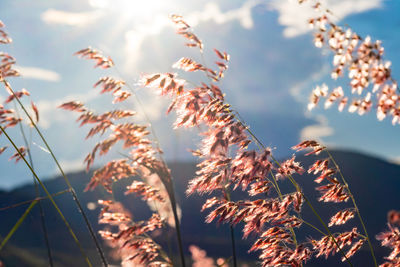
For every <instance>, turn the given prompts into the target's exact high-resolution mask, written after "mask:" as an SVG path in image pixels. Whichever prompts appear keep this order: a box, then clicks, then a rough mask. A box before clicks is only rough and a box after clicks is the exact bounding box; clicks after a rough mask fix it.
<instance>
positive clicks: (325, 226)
mask: <svg viewBox="0 0 400 267" xmlns="http://www.w3.org/2000/svg"><path fill="white" fill-rule="evenodd" d="M235 113H236V114H238V112H235ZM236 119H237V120H238V121H239V122H240V123H241V124H242V125H243V126H244V127H245V129H246V131H247V132H248V133H249V134H250V135H251V136H252V137H253V138H254V139H255V140H257V142H258V143H259V144H260V145H261V146H262V147H263V148H264V149H265V148H266V147H265V146H264V144H263V143H262V142H261V141H260V140H259V139H258V138H257V137H256V136H255V135H254V134H253V132H252V131H251V130H250V129H249V127H247V125H246V124H245V123H244V122H243V121H242V120H241V119H240V118H238V117H236ZM271 158H272V160H273V161H274V162H275V164H276V165H277V166H278V167H281V164H280V163H279V162H278V161H277V160H276V159H275V157H274V156H272V155H271ZM287 177H288V179H289V181H290V182H291V183H292V184H293V186H294V187H295V188H296V190H297V192H299V193H300V194H301V195H302V196H303V198H304V200H305V202H306V203H307V205H308V206H309V207H310V209H311V211H312V212H313V214H314V215H315V216H316V217H317V219H318V220H319V221H320V222H321V224H322V225H323V227H324V228H325V230H326V232H327V233H328V235H329V236H330V238H331V239H332V241H333V242H334V243H335V245H336V247H337V248H338V249H339V251H340V253H341V254H342V255H343V257H344V259H345V260H346V262H347V263H348V264H349V265H350V266H353V264H352V263H351V262H350V260H349V259H348V258H347V256H346V254H345V253H344V251H343V250H342V249H341V248H340V246H339V244H338V243H337V241H336V239H335V237H334V236H333V235H332V232H331V231H330V230H329V227H328V226H327V225H326V223H325V222H324V221H323V220H322V218H321V216H320V215H319V213H318V212H317V211H316V210H315V208H314V206H313V205H312V204H311V202H310V201H309V199H308V198H307V197H306V195H305V194H304V193H303V191H302V190H301V188H300V186H299V185H298V183H297V182H296V181H295V180H294V178H293V176H292V175H288V176H287Z"/></svg>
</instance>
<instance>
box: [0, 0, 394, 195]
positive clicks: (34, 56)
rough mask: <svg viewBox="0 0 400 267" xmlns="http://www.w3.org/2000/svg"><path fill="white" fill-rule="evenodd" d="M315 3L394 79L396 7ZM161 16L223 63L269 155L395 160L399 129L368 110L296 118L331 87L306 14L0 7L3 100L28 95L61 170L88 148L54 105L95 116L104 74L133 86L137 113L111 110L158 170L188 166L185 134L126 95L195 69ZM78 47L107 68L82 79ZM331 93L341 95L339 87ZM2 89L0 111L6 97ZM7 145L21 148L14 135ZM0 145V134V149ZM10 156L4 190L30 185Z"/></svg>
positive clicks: (247, 0)
mask: <svg viewBox="0 0 400 267" xmlns="http://www.w3.org/2000/svg"><path fill="white" fill-rule="evenodd" d="M325 3H326V5H327V7H329V8H330V9H331V10H332V11H333V13H334V14H335V17H336V20H337V22H338V23H339V24H341V25H350V26H351V27H352V29H353V30H355V31H356V32H358V33H359V34H360V35H361V36H367V35H370V36H371V37H372V38H373V39H380V40H382V41H383V45H384V47H385V53H386V57H385V58H386V59H388V60H390V61H392V69H393V76H394V77H397V76H400V72H399V69H400V67H399V66H400V51H399V49H398V47H399V46H400V36H399V35H398V34H397V35H396V32H398V26H399V25H400V17H399V16H397V14H398V12H399V11H400V2H399V1H395V0H387V1H383V0H327V1H325ZM171 13H174V14H180V15H183V16H184V18H185V19H186V20H187V22H188V23H189V24H190V25H191V26H192V27H193V28H194V30H195V33H196V34H197V35H198V36H199V37H200V38H201V39H202V41H203V43H204V44H205V61H206V62H209V63H210V64H211V63H212V62H213V61H214V60H215V56H214V54H213V52H212V49H213V48H217V49H219V50H222V51H227V52H228V53H229V54H230V55H231V61H230V65H229V69H228V71H227V73H226V75H225V78H224V80H223V81H222V83H221V88H222V90H223V91H224V92H225V93H226V99H227V101H228V102H229V103H230V104H232V106H233V107H234V108H235V109H236V110H238V111H239V112H240V113H241V115H242V117H243V118H244V119H245V121H246V122H247V124H248V125H249V126H250V127H251V129H252V130H253V132H254V133H255V134H256V135H257V136H258V137H259V139H261V140H262V141H263V143H264V144H266V145H267V146H270V147H271V148H273V150H274V153H275V155H277V156H278V157H285V156H289V155H291V154H292V153H293V151H291V150H290V147H291V146H293V145H295V144H297V143H298V142H300V140H304V139H318V140H321V141H322V142H323V143H324V144H327V145H329V146H331V147H334V148H344V149H350V150H356V151H360V152H363V153H367V154H372V155H376V156H378V157H381V158H384V159H387V160H390V161H393V162H399V161H400V142H399V138H398V137H399V131H400V129H399V127H400V126H392V124H391V123H390V120H385V121H382V122H378V120H377V119H376V115H375V113H374V112H371V113H369V114H367V115H364V116H362V117H360V116H358V115H355V114H349V113H346V112H343V113H339V112H338V111H337V110H336V109H331V110H324V109H323V108H322V107H319V108H316V109H314V110H313V111H312V112H310V111H308V110H307V103H308V98H309V95H310V93H311V91H312V89H313V88H314V87H315V86H317V85H319V84H322V83H327V84H328V85H330V83H332V81H331V79H330V78H329V77H330V69H331V54H330V53H329V51H327V50H324V49H322V50H321V49H318V48H315V47H314V45H313V36H312V33H311V32H310V29H309V27H308V25H307V23H306V21H307V19H308V18H310V17H311V16H313V10H312V9H311V8H310V7H309V6H307V5H305V6H299V5H298V4H297V3H296V1H295V0H292V1H291V0H240V1H239V0H218V1H211V0H197V1H184V0H146V1H142V0H141V1H138V0H113V1H111V0H70V1H61V0H53V1H45V0H37V1H30V0H18V1H12V0H2V1H0V20H1V21H3V22H4V24H6V31H7V32H8V33H9V35H10V36H11V37H12V38H13V43H12V44H10V45H7V46H1V48H0V50H1V51H6V52H8V53H10V54H11V55H13V56H14V57H16V59H17V67H16V68H17V69H18V70H19V71H20V72H21V74H22V77H20V78H13V79H11V80H10V82H11V84H12V86H13V88H14V89H15V90H21V89H22V88H26V89H27V90H28V91H30V92H31V98H32V100H33V101H35V102H36V104H37V106H38V108H39V111H40V116H41V118H40V123H39V126H40V127H41V129H42V130H43V133H44V135H45V137H46V138H47V140H48V142H49V144H50V145H51V147H52V148H53V150H54V152H55V154H56V156H57V158H58V159H59V160H60V162H61V165H62V166H63V167H64V169H65V170H66V171H77V170H81V169H83V168H84V165H83V163H82V162H83V159H84V157H85V155H86V154H87V153H88V152H89V151H90V150H91V148H92V147H93V145H94V144H95V142H96V141H98V140H96V139H94V140H85V135H86V133H87V131H88V128H85V127H83V128H79V127H78V125H77V124H76V122H75V120H76V116H75V115H74V114H71V113H69V112H67V111H63V110H59V109H57V106H58V105H60V104H61V103H63V102H66V101H71V100H80V101H82V102H84V103H85V104H87V106H89V107H90V108H92V109H95V110H97V111H99V112H103V111H106V110H109V109H112V108H115V107H113V106H112V105H111V104H110V102H111V101H110V98H108V97H107V96H99V95H98V91H97V90H96V89H93V84H94V83H95V82H96V81H97V80H98V79H99V78H100V77H102V76H106V75H112V76H115V77H120V78H122V79H124V80H126V81H127V82H128V83H129V84H130V85H131V86H132V87H133V88H134V90H135V92H136V94H137V95H138V97H139V99H140V101H141V103H142V108H143V109H142V108H141V107H140V106H139V105H138V103H137V102H135V101H131V102H127V103H125V104H124V105H123V106H122V107H123V108H128V109H132V110H136V111H137V112H138V115H137V117H136V118H135V120H137V121H139V122H140V121H143V118H144V117H143V115H141V114H143V112H145V113H146V114H147V116H148V117H149V118H150V120H151V122H152V124H153V126H154V129H155V131H156V133H157V136H158V139H159V142H160V145H161V147H162V148H163V150H164V151H165V155H166V158H167V159H168V160H186V161H190V160H193V158H191V156H190V153H188V152H187V149H188V148H192V149H193V148H196V142H197V141H198V137H196V136H197V133H198V132H197V130H196V129H192V130H181V129H180V130H173V129H171V125H172V123H173V119H174V117H173V115H170V116H168V117H167V116H166V115H165V110H166V107H167V105H168V102H167V101H166V100H165V99H161V98H160V97H159V96H157V95H155V94H154V93H152V92H151V91H150V90H148V89H143V88H141V87H140V86H139V85H138V83H139V80H140V78H141V76H142V75H144V74H149V73H153V72H167V71H173V69H172V68H171V65H172V64H173V63H174V62H176V61H177V60H178V59H179V58H180V57H183V56H189V57H193V58H195V59H198V60H199V54H198V53H197V52H196V50H194V49H192V48H186V47H184V46H183V44H184V40H183V39H182V38H181V37H180V36H177V35H176V34H175V30H174V27H173V25H172V23H171V22H170V21H169V19H168V15H169V14H171ZM87 46H92V47H94V48H98V49H100V50H102V51H103V52H104V54H105V55H107V56H110V57H112V58H113V60H114V62H115V63H116V68H114V69H110V70H102V69H94V68H93V64H92V62H87V61H83V60H80V59H77V58H76V57H74V56H73V53H74V52H76V51H78V50H80V49H82V48H85V47H87ZM190 77H193V79H200V78H201V77H200V76H190ZM342 85H343V87H344V89H345V90H346V89H347V90H348V87H349V86H348V84H347V83H346V82H343V84H342ZM3 89H4V88H3ZM3 89H1V90H2V91H0V101H1V100H2V99H3V100H4V99H5V98H6V97H7V93H6V92H5V90H3ZM27 129H28V128H27ZM27 131H28V132H30V130H29V129H28V130H27ZM13 136H14V138H15V139H16V140H17V141H18V142H19V143H20V144H22V140H21V138H20V137H19V133H18V131H14V132H13ZM31 139H32V152H33V155H34V159H35V167H36V169H37V171H38V173H39V175H40V176H41V177H50V176H53V175H55V174H57V170H56V166H55V165H54V163H53V162H52V161H51V159H50V156H49V153H48V152H47V151H46V149H44V148H43V145H42V144H41V142H40V139H39V138H38V137H37V135H36V134H35V133H34V132H32V133H31ZM6 144H7V141H6V140H5V138H4V137H3V136H0V146H3V145H6ZM10 153H11V150H10V151H8V154H7V153H4V154H3V155H1V156H0V170H1V173H0V188H4V189H10V188H13V187H15V186H18V185H21V184H24V183H27V182H31V179H32V178H31V177H30V175H29V172H28V170H27V169H26V168H25V166H23V165H22V164H21V163H19V165H14V164H13V163H11V162H10V161H8V157H9V156H10ZM115 153H118V151H114V154H113V155H114V156H115V155H116V154H115ZM110 156H112V155H110ZM107 159H109V158H107V157H106V158H104V159H101V160H100V161H99V164H100V163H101V162H104V161H105V160H107Z"/></svg>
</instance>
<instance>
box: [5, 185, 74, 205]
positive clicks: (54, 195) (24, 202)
mask: <svg viewBox="0 0 400 267" xmlns="http://www.w3.org/2000/svg"><path fill="white" fill-rule="evenodd" d="M35 181H36V180H35ZM67 192H69V189H67V190H63V191H60V192H57V193H54V194H52V195H51V196H52V197H56V196H59V195H62V194H65V193H67ZM45 199H48V197H47V196H45V197H37V198H35V199H31V200H26V201H22V202H19V203H15V204H12V205H10V206H7V207H4V208H0V211H5V210H8V209H13V208H16V207H19V206H22V205H26V204H29V203H32V202H33V201H41V200H45Z"/></svg>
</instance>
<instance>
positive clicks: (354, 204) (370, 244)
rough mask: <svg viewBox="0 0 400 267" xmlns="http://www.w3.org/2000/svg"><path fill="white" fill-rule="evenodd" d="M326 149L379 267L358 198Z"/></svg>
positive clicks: (375, 263)
mask: <svg viewBox="0 0 400 267" xmlns="http://www.w3.org/2000/svg"><path fill="white" fill-rule="evenodd" d="M325 151H326V153H327V154H328V156H329V159H330V160H331V161H332V163H333V165H335V168H336V170H337V172H338V173H339V176H340V178H341V180H342V182H343V184H344V186H345V188H346V190H347V193H348V194H349V196H350V198H351V201H352V202H353V206H354V209H355V211H356V213H357V217H358V219H359V220H360V223H361V226H362V228H363V231H364V234H365V237H366V239H367V242H368V246H369V250H370V252H371V256H372V259H373V260H374V265H375V267H377V266H378V264H377V262H376V257H375V253H374V249H373V247H372V243H371V240H370V239H369V236H368V232H367V228H366V227H365V224H364V220H363V219H362V217H361V213H360V210H359V209H358V206H357V203H356V200H355V198H354V195H353V194H352V193H351V191H350V187H349V184H348V183H347V181H346V179H345V178H344V176H343V173H342V172H341V170H340V168H339V165H338V164H337V163H336V161H335V159H334V158H333V157H332V155H331V153H330V152H329V150H328V149H325Z"/></svg>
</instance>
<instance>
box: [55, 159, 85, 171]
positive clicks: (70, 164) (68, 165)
mask: <svg viewBox="0 0 400 267" xmlns="http://www.w3.org/2000/svg"><path fill="white" fill-rule="evenodd" d="M83 160H84V158H82V159H73V160H63V159H62V160H60V165H61V167H62V168H63V170H64V171H65V172H68V173H69V172H77V171H82V170H84V169H85V168H86V166H85V164H84V163H83ZM56 171H58V168H57V169H56Z"/></svg>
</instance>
